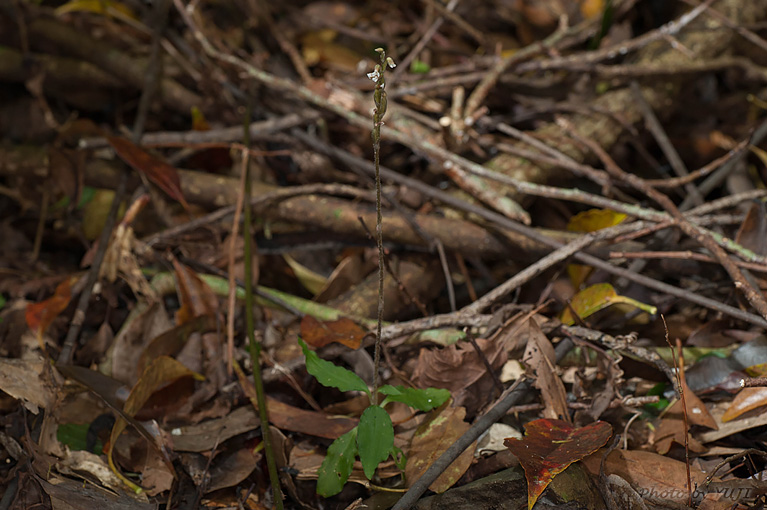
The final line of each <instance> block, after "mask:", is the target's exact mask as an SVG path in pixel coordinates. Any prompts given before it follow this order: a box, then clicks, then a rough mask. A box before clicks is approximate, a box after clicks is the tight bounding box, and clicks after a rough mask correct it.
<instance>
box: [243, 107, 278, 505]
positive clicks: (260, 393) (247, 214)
mask: <svg viewBox="0 0 767 510" xmlns="http://www.w3.org/2000/svg"><path fill="white" fill-rule="evenodd" d="M250 113H251V106H250V105H248V109H247V113H246V114H245V123H244V130H243V132H244V134H243V145H245V147H248V148H250V131H249V129H248V126H249V125H250ZM242 157H243V158H245V165H244V167H245V169H244V171H245V198H246V200H244V201H243V209H244V210H243V215H244V227H243V229H242V237H243V240H244V244H245V247H244V249H245V328H246V329H247V333H248V342H249V346H250V359H251V362H252V364H253V386H254V387H255V388H256V397H257V398H258V417H259V418H260V419H261V439H262V441H263V444H264V452H265V454H266V466H267V470H268V471H269V481H270V483H271V485H272V494H273V497H274V508H276V509H277V510H282V490H281V489H280V478H279V474H278V473H277V462H276V460H275V456H274V448H273V447H272V434H271V431H270V430H269V412H268V410H267V408H266V394H265V392H264V380H263V378H262V376H261V342H260V341H256V331H255V321H254V319H253V308H254V306H255V299H254V297H253V257H252V253H253V251H252V246H251V245H252V242H253V236H252V231H251V229H252V225H253V222H252V218H251V206H250V200H251V195H252V192H253V190H252V183H251V180H250V162H249V158H250V153H249V152H248V151H243V154H242Z"/></svg>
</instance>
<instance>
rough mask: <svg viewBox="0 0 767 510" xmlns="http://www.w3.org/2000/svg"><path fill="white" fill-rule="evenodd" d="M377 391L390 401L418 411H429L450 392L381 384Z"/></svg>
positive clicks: (446, 397)
mask: <svg viewBox="0 0 767 510" xmlns="http://www.w3.org/2000/svg"><path fill="white" fill-rule="evenodd" d="M378 391H379V392H381V393H383V394H384V395H386V400H388V401H390V402H402V403H403V404H406V405H409V406H410V407H414V408H416V409H418V410H419V411H431V410H432V409H434V408H436V407H439V406H441V405H442V404H444V403H445V402H447V400H448V399H449V398H450V392H449V391H448V390H444V389H441V388H426V389H423V390H420V389H416V388H407V387H405V386H392V385H390V384H387V385H385V386H381V388H380V389H379V390H378Z"/></svg>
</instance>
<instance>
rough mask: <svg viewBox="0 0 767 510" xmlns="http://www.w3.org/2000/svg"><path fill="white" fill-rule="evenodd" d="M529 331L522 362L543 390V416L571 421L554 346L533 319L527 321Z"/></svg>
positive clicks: (536, 384)
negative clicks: (558, 373) (558, 371)
mask: <svg viewBox="0 0 767 510" xmlns="http://www.w3.org/2000/svg"><path fill="white" fill-rule="evenodd" d="M527 330H528V340H527V348H526V349H525V355H524V357H523V358H522V361H523V362H524V363H525V364H526V365H527V367H528V368H529V369H530V370H531V371H533V373H534V374H535V386H536V387H537V388H538V389H539V390H541V398H542V399H543V402H544V405H545V407H544V410H543V416H544V417H546V418H553V419H565V420H568V421H569V419H570V413H569V412H568V410H567V393H566V392H565V385H564V384H563V383H562V380H561V379H560V378H559V376H558V375H557V369H556V366H555V365H554V363H555V360H556V357H555V355H554V346H553V345H551V341H550V340H549V339H548V337H546V335H544V334H543V331H541V328H540V326H538V322H537V321H536V320H535V319H534V318H532V317H531V318H530V319H529V320H528V321H527Z"/></svg>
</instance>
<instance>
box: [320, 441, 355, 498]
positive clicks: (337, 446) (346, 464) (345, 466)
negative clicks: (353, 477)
mask: <svg viewBox="0 0 767 510" xmlns="http://www.w3.org/2000/svg"><path fill="white" fill-rule="evenodd" d="M356 439H357V427H354V428H353V429H351V430H350V431H349V432H347V433H346V434H344V435H343V436H341V437H339V438H338V439H336V440H335V441H333V444H331V445H330V448H328V454H327V455H326V456H325V460H323V461H322V465H321V466H320V469H319V471H318V472H317V475H318V478H317V494H319V495H320V496H322V497H325V498H329V497H330V496H335V495H336V494H338V493H339V492H341V489H343V488H344V484H346V480H348V479H349V475H350V474H351V473H352V467H353V466H354V458H355V457H356V456H357V441H356Z"/></svg>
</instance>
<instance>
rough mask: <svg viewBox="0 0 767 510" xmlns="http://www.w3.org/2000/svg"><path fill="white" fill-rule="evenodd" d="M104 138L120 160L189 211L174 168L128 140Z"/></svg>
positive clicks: (112, 137) (113, 137)
mask: <svg viewBox="0 0 767 510" xmlns="http://www.w3.org/2000/svg"><path fill="white" fill-rule="evenodd" d="M106 138H107V141H108V142H109V144H110V145H111V146H112V148H113V149H114V150H115V152H116V153H117V155H118V156H120V159H122V160H123V161H125V162H126V163H127V164H128V165H129V166H130V167H131V168H133V169H134V170H136V171H137V172H141V173H142V174H144V175H145V176H146V178H147V179H149V180H150V181H152V182H153V183H154V184H156V185H157V187H158V188H160V189H161V190H163V191H164V192H165V193H167V194H168V196H169V197H171V198H172V199H173V200H176V201H178V202H179V203H180V204H181V205H182V206H184V209H186V210H187V211H188V210H189V204H187V202H186V199H184V194H183V193H182V192H181V179H180V178H179V176H178V171H177V170H176V169H175V168H174V167H172V166H171V165H169V164H168V163H166V162H165V161H163V160H161V159H159V158H157V157H155V156H153V155H151V154H149V153H148V152H146V151H145V150H144V149H142V148H141V147H139V146H138V145H136V144H134V143H133V142H131V141H130V140H127V139H125V138H122V137H119V136H107V137H106Z"/></svg>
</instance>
